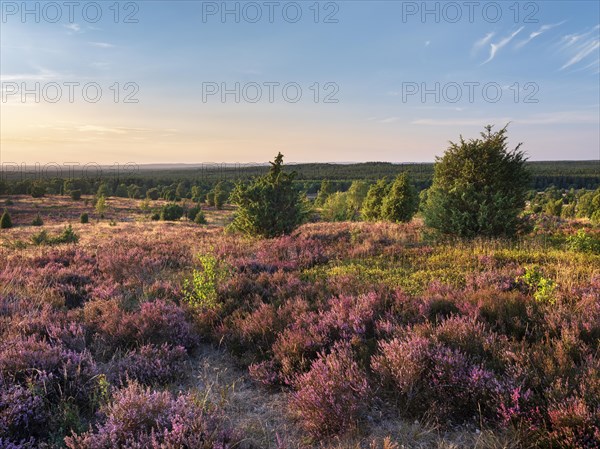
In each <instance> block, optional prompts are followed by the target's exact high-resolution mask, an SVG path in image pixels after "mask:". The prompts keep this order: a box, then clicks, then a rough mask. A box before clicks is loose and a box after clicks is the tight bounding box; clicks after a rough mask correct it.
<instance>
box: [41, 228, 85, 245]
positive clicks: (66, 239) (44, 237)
mask: <svg viewBox="0 0 600 449" xmlns="http://www.w3.org/2000/svg"><path fill="white" fill-rule="evenodd" d="M78 241H79V236H78V235H77V234H76V233H75V231H73V228H72V227H71V225H68V226H67V227H66V228H65V229H64V230H63V231H62V232H61V233H60V234H59V235H58V236H56V237H51V236H50V235H49V234H48V232H47V231H46V230H45V229H43V230H41V231H40V232H38V233H36V234H33V235H32V236H31V242H32V243H33V244H34V245H38V246H39V245H59V244H61V243H77V242H78Z"/></svg>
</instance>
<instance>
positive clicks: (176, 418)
mask: <svg viewBox="0 0 600 449" xmlns="http://www.w3.org/2000/svg"><path fill="white" fill-rule="evenodd" d="M65 441H66V444H67V447H68V448H70V449H101V448H105V449H113V448H125V447H139V448H149V449H161V448H178V447H190V448H191V447H197V448H206V449H213V448H214V449H227V448H232V447H234V446H235V444H236V443H237V441H239V438H237V437H236V436H235V434H234V431H233V430H231V429H230V428H229V426H227V424H226V422H225V420H224V419H223V418H222V417H220V416H219V415H218V414H217V413H215V412H213V411H211V410H210V409H209V408H207V407H206V404H203V403H202V401H201V400H200V399H199V398H196V397H195V396H194V394H192V393H190V394H186V395H179V396H178V397H174V396H173V395H171V394H170V393H169V392H166V391H165V392H159V391H151V390H149V389H145V388H144V387H141V386H140V385H138V384H136V383H133V384H131V385H130V386H128V387H126V388H124V389H122V390H119V391H117V392H116V393H115V396H114V398H113V400H112V401H111V402H110V403H109V404H107V405H106V406H104V407H103V408H102V410H101V419H100V422H99V423H98V424H96V426H94V427H93V428H92V429H90V430H88V431H87V432H83V433H80V434H75V435H73V436H69V437H67V438H66V439H65Z"/></svg>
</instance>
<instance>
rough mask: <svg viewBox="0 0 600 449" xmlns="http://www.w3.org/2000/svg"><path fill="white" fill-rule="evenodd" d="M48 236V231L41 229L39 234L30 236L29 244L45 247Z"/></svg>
mask: <svg viewBox="0 0 600 449" xmlns="http://www.w3.org/2000/svg"><path fill="white" fill-rule="evenodd" d="M50 240H51V239H50V236H49V235H48V231H46V230H45V229H42V230H41V231H40V232H38V233H36V234H33V235H32V236H31V242H32V243H33V244H34V245H46V244H49V243H50Z"/></svg>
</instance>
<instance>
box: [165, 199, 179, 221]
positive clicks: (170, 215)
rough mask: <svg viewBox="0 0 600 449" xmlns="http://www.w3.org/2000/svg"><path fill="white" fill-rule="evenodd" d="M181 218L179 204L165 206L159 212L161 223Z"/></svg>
mask: <svg viewBox="0 0 600 449" xmlns="http://www.w3.org/2000/svg"><path fill="white" fill-rule="evenodd" d="M182 216H183V207H181V206H180V205H179V204H175V203H169V204H165V205H164V206H163V208H162V209H161V211H160V219H161V220H163V221H175V220H179V219H180V218H181V217H182Z"/></svg>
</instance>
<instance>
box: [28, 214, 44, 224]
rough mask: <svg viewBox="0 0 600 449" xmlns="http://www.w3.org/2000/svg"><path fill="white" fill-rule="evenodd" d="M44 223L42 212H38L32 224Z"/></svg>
mask: <svg viewBox="0 0 600 449" xmlns="http://www.w3.org/2000/svg"><path fill="white" fill-rule="evenodd" d="M43 224H44V220H42V217H41V216H40V214H37V215H36V216H35V218H34V219H33V221H32V222H31V225H32V226H42V225H43Z"/></svg>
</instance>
